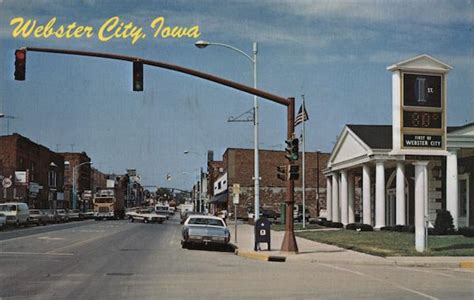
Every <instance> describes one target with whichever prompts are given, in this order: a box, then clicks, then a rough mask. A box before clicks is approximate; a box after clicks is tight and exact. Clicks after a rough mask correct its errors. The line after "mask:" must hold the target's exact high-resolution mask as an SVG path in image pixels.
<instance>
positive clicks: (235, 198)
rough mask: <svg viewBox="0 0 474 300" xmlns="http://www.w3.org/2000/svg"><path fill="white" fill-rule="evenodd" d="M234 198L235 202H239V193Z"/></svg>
mask: <svg viewBox="0 0 474 300" xmlns="http://www.w3.org/2000/svg"><path fill="white" fill-rule="evenodd" d="M232 200H233V201H232V202H233V203H234V204H239V194H234V196H233V198H232Z"/></svg>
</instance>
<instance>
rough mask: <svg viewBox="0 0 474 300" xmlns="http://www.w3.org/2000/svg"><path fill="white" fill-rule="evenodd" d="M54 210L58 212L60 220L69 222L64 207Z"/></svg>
mask: <svg viewBox="0 0 474 300" xmlns="http://www.w3.org/2000/svg"><path fill="white" fill-rule="evenodd" d="M56 212H57V213H58V215H59V218H60V220H61V222H69V216H68V214H67V211H66V210H65V209H58V210H56Z"/></svg>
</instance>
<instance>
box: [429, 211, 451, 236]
mask: <svg viewBox="0 0 474 300" xmlns="http://www.w3.org/2000/svg"><path fill="white" fill-rule="evenodd" d="M433 233H434V234H439V235H445V234H453V233H454V225H453V217H452V216H451V213H450V212H449V211H447V210H444V209H442V210H439V211H438V213H437V214H436V221H435V225H434V231H433Z"/></svg>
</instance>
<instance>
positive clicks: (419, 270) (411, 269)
mask: <svg viewBox="0 0 474 300" xmlns="http://www.w3.org/2000/svg"><path fill="white" fill-rule="evenodd" d="M397 268H398V269H403V270H407V271H414V272H421V273H428V274H433V275H439V276H445V277H449V278H456V276H454V275H451V274H446V273H441V272H433V271H429V270H421V269H414V268H408V267H399V266H397Z"/></svg>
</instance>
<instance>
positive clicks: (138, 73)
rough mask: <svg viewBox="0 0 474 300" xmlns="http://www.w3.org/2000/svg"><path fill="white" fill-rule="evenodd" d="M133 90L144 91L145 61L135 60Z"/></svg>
mask: <svg viewBox="0 0 474 300" xmlns="http://www.w3.org/2000/svg"><path fill="white" fill-rule="evenodd" d="M133 90H134V91H135V92H141V91H143V63H142V62H140V61H134V62H133Z"/></svg>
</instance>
